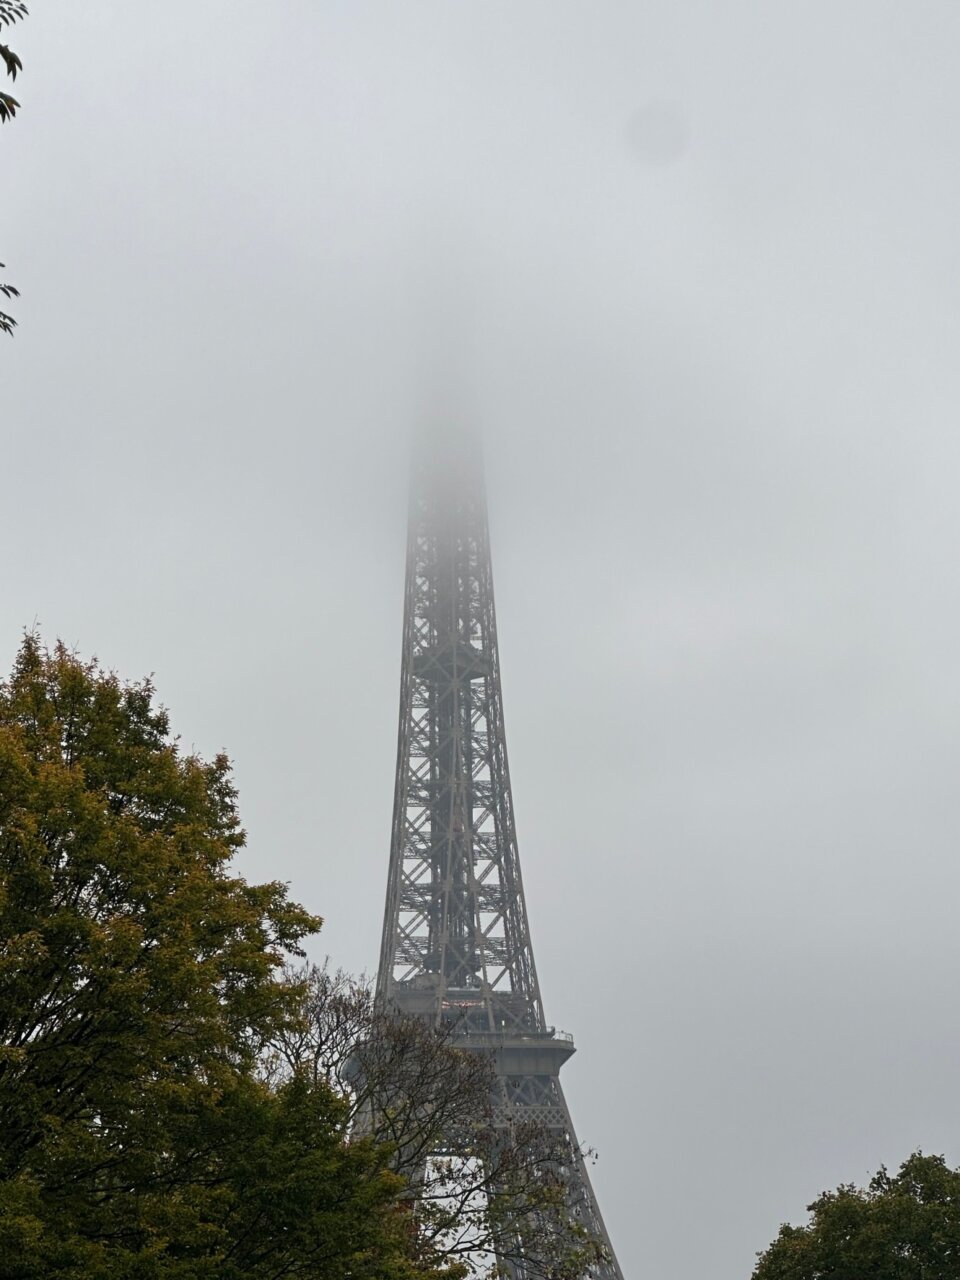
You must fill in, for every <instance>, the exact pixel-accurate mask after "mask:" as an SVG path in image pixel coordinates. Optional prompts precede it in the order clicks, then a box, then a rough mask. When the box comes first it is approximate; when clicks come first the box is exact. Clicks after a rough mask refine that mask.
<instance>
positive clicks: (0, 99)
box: [0, 0, 27, 334]
mask: <svg viewBox="0 0 960 1280" xmlns="http://www.w3.org/2000/svg"><path fill="white" fill-rule="evenodd" d="M26 16H27V6H26V5H25V4H23V3H22V0H0V34H3V33H4V31H5V29H6V28H8V27H12V26H13V25H14V23H16V22H19V21H20V19H21V18H25V17H26ZM0 61H2V62H3V65H4V67H5V69H6V73H7V75H8V76H9V77H10V79H11V80H16V78H17V72H18V71H22V70H23V63H22V62H21V61H20V58H19V56H18V55H17V54H16V53H14V51H13V50H12V49H11V48H10V47H9V45H6V44H0ZM19 106H20V103H19V102H18V101H17V100H16V98H14V97H13V95H12V94H9V93H5V92H3V90H0V124H5V123H6V122H7V121H8V120H12V119H13V117H14V116H15V115H16V114H17V109H18V108H19ZM2 269H3V263H2V262H0V270H2ZM0 294H2V295H3V297H4V298H19V296H20V294H19V291H18V290H17V289H15V288H14V286H13V285H12V284H4V283H3V282H0ZM16 323H17V322H16V320H14V318H13V316H11V315H8V314H7V313H6V312H5V311H0V331H2V332H3V333H10V334H12V333H13V330H14V328H15V326H16Z"/></svg>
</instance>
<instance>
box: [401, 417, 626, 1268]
mask: <svg viewBox="0 0 960 1280" xmlns="http://www.w3.org/2000/svg"><path fill="white" fill-rule="evenodd" d="M377 1000H378V1002H379V1004H380V1006H381V1007H383V1008H395V1009H398V1010H400V1011H402V1012H404V1013H407V1014H412V1015H415V1016H418V1017H422V1018H425V1019H428V1020H430V1021H433V1022H435V1023H437V1024H439V1023H440V1022H441V1021H443V1020H455V1024H456V1042H457V1043H458V1044H461V1045H462V1047H464V1048H466V1049H471V1050H477V1051H486V1052H490V1053H492V1054H493V1055H494V1060H495V1062H496V1069H497V1083H498V1093H497V1099H496V1114H497V1117H498V1122H500V1123H504V1124H505V1125H506V1124H508V1123H509V1122H510V1119H511V1118H514V1119H520V1120H522V1119H530V1120H533V1121H536V1122H538V1123H539V1124H540V1125H542V1126H546V1127H547V1128H548V1129H549V1130H551V1131H553V1132H555V1133H556V1134H558V1135H559V1136H560V1138H561V1142H562V1145H563V1147H564V1148H565V1149H566V1150H567V1152H568V1153H569V1154H568V1159H567V1161H566V1163H565V1164H564V1166H563V1167H564V1170H565V1178H566V1182H567V1188H566V1201H567V1205H568V1208H569V1212H570V1214H571V1215H572V1217H573V1218H574V1219H575V1220H576V1221H578V1222H579V1223H580V1224H582V1225H583V1226H584V1227H585V1228H586V1229H587V1230H588V1231H590V1232H591V1234H592V1235H593V1236H595V1237H597V1238H599V1239H600V1240H601V1241H603V1242H604V1244H605V1245H606V1247H607V1249H608V1251H609V1257H610V1261H609V1262H607V1263H606V1264H603V1265H597V1266H594V1267H592V1268H591V1271H590V1273H589V1277H590V1280H623V1273H622V1272H621V1270H620V1267H619V1264H618V1263H617V1261H616V1259H615V1257H614V1255H613V1250H612V1248H611V1246H610V1241H609V1237H608V1236H607V1233H606V1230H605V1228H604V1225H603V1219H602V1218H601V1216H600V1210H599V1207H598V1205H597V1201H596V1198H595V1196H594V1193H593V1189H592V1187H591V1185H590V1179H589V1177H588V1174H587V1170H586V1167H585V1165H584V1161H583V1159H582V1156H581V1154H580V1149H579V1146H578V1144H577V1139H576V1135H575V1133H574V1129H573V1124H572V1122H571V1120H570V1113H569V1111H568V1110H567V1105H566V1102H565V1101H564V1097H563V1090H562V1089H561V1087H560V1079H559V1073H560V1067H561V1066H562V1065H563V1063H564V1062H566V1060H567V1059H568V1058H569V1057H570V1056H571V1054H572V1053H573V1052H574V1045H573V1040H572V1037H570V1036H567V1035H565V1034H563V1033H558V1032H557V1031H555V1030H554V1028H553V1027H551V1026H549V1025H548V1024H547V1021H546V1018H545V1016H544V1012H543V1001H542V999H541V997H540V986H539V983H538V982H537V971H536V967H535V965H534V961H533V948H532V946H531V942H530V929H529V925H528V923H527V910H526V904H525V901H524V895H523V884H522V881H521V878H520V860H519V857H518V854H517V836H516V829H515V825H514V814H513V798H512V795H511V791H510V774H509V770H508V767H507V748H506V740H505V737H504V728H503V698H502V694H501V690H500V662H499V657H498V653H497V624H496V616H495V613H494V604H493V577H492V570H491V561H490V544H489V536H488V528H487V511H486V499H485V495H484V486H483V474H482V465H481V462H480V457H479V448H478V446H477V444H476V442H474V441H472V440H470V439H469V438H467V437H461V436H452V437H451V436H447V437H445V438H438V439H436V440H434V441H433V442H432V445H431V446H426V445H422V446H421V448H420V449H419V451H418V453H417V455H416V457H415V461H414V467H413V476H412V483H411V494H410V514H409V523H408V534H407V565H406V589H405V601H404V621H403V662H402V668H401V682H400V729H399V741H398V747H397V773H396V789H395V793H394V807H393V832H392V840H391V845H390V871H389V878H388V883H387V901H386V911H385V914H384V924H383V939H382V944H381V951H380V965H379V970H378V976H377ZM502 1261H503V1260H502ZM508 1271H509V1272H510V1274H511V1275H512V1276H513V1277H514V1280H527V1277H528V1276H529V1275H531V1274H532V1272H531V1271H530V1270H529V1269H527V1268H525V1266H524V1264H523V1263H522V1262H520V1263H518V1262H516V1261H514V1262H513V1263H511V1264H510V1265H509V1266H508Z"/></svg>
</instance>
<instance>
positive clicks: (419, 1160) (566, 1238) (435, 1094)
mask: <svg viewBox="0 0 960 1280" xmlns="http://www.w3.org/2000/svg"><path fill="white" fill-rule="evenodd" d="M291 980H292V983H293V985H295V986H296V987H297V989H298V990H300V991H301V992H302V998H303V1005H302V1015H301V1018H300V1019H299V1021H298V1022H297V1023H296V1024H295V1025H294V1026H293V1027H290V1026H287V1027H285V1028H283V1029H282V1030H281V1031H280V1033H279V1034H278V1035H276V1036H275V1037H274V1038H273V1041H272V1044H271V1045H270V1046H269V1048H268V1052H267V1053H266V1054H265V1055H264V1070H265V1072H266V1074H267V1076H268V1078H270V1079H271V1080H273V1081H277V1080H284V1079H289V1078H303V1077H304V1076H306V1077H307V1078H308V1079H309V1080H310V1081H311V1082H312V1083H313V1084H315V1085H323V1084H326V1085H327V1086H328V1087H329V1088H330V1089H331V1090H332V1091H333V1092H334V1093H336V1094H337V1095H338V1096H339V1097H341V1098H343V1099H344V1101H345V1103H346V1106H347V1108H348V1112H347V1116H346V1117H345V1119H346V1121H347V1124H348V1126H349V1128H350V1130H351V1131H352V1132H362V1133H365V1134H367V1135H368V1136H369V1137H371V1138H373V1140H374V1141H375V1143H376V1145H377V1146H378V1147H379V1148H381V1149H383V1148H386V1149H388V1150H390V1152H391V1153H392V1155H391V1161H390V1167H391V1169H392V1170H393V1171H394V1172H395V1173H397V1174H398V1175H400V1176H401V1178H402V1179H403V1184H404V1193H403V1199H404V1201H405V1202H406V1203H407V1204H408V1205H409V1208H410V1214H411V1218H412V1220H413V1221H414V1222H415V1223H416V1226H417V1256H418V1259H419V1261H420V1262H421V1264H422V1265H424V1266H427V1267H434V1268H439V1269H441V1270H442V1269H444V1268H452V1269H453V1270H452V1274H457V1275H460V1274H462V1275H464V1276H479V1275H488V1274H489V1275H494V1274H500V1273H499V1272H498V1271H497V1266H498V1263H497V1259H498V1258H499V1259H500V1261H501V1262H504V1263H508V1262H519V1261H521V1260H522V1262H523V1266H524V1274H526V1275H530V1276H542V1277H547V1278H548V1280H577V1278H579V1277H580V1276H583V1275H585V1274H586V1273H587V1270H588V1268H589V1267H590V1265H591V1264H592V1263H596V1262H598V1261H600V1260H601V1259H603V1258H604V1257H605V1253H604V1249H603V1246H602V1245H601V1243H600V1242H599V1241H597V1240H595V1239H593V1238H591V1237H590V1236H588V1235H587V1234H586V1232H585V1231H584V1230H583V1229H582V1228H580V1227H578V1226H577V1225H575V1224H574V1223H573V1222H572V1221H571V1217H570V1215H569V1213H568V1212H567V1207H566V1203H565V1182H564V1178H563V1167H564V1165H565V1164H567V1163H569V1160H570V1157H571V1154H572V1153H570V1152H569V1151H567V1150H565V1148H564V1146H563V1143H564V1141H565V1139H564V1138H563V1136H562V1135H559V1134H557V1133H556V1131H554V1130H551V1129H550V1128H548V1127H546V1126H544V1125H543V1124H540V1123H537V1122H533V1121H530V1120H527V1121H517V1122H515V1123H514V1124H513V1125H512V1126H510V1127H509V1128H507V1127H505V1126H504V1125H503V1124H502V1123H498V1121H497V1114H496V1110H495V1102H496V1097H497V1088H498V1082H497V1077H496V1069H495V1063H494V1059H493V1057H492V1056H485V1055H482V1054H479V1053H476V1052H466V1051H464V1050H463V1049H461V1048H458V1047H457V1043H456V1031H457V1028H456V1024H455V1023H453V1022H445V1023H443V1024H441V1025H440V1026H434V1025H432V1024H430V1023H427V1022H425V1021H424V1020H422V1019H420V1018H416V1017H411V1016H404V1015H402V1014H399V1013H397V1012H395V1011H384V1010H383V1009H380V1008H378V1007H377V1005H376V1003H375V1001H374V998H373V993H372V992H371V990H370V987H369V985H368V984H366V983H365V982H362V981H357V980H356V979H353V978H350V977H347V976H346V975H344V974H343V973H331V972H329V971H328V970H327V969H319V968H317V967H316V966H307V967H305V968H301V969H298V970H295V971H293V972H292V973H291Z"/></svg>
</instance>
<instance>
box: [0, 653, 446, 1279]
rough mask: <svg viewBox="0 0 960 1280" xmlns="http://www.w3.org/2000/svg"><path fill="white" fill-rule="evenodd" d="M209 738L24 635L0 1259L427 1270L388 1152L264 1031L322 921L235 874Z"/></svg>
mask: <svg viewBox="0 0 960 1280" xmlns="http://www.w3.org/2000/svg"><path fill="white" fill-rule="evenodd" d="M235 800H236V797H235V792H234V788H233V785H232V782H231V780H230V771H229V765H228V762H227V760H226V758H225V757H223V756H218V757H217V758H216V759H214V760H213V761H210V762H207V761H204V760H202V759H200V758H198V757H196V756H194V755H184V754H182V753H181V751H180V750H179V748H178V744H177V742H176V740H174V739H172V738H171V736H170V729H169V723H168V719H167V715H166V713H165V712H164V711H163V710H162V709H158V708H156V707H155V706H154V697H153V689H152V687H151V685H150V683H149V681H147V682H142V683H138V684H123V683H121V682H120V681H119V680H118V679H117V678H116V677H115V676H113V675H112V674H110V673H107V672H104V671H103V670H102V669H101V668H100V667H99V666H98V665H97V664H96V662H82V661H80V660H79V659H78V658H76V657H75V656H74V655H72V654H71V653H69V652H68V651H67V650H65V649H64V648H63V647H62V646H58V647H57V648H56V649H55V650H53V651H52V652H49V651H47V650H45V649H44V648H43V647H42V646H41V645H40V643H39V641H38V640H37V638H36V637H34V636H28V637H27V638H26V640H25V641H24V643H23V646H22V648H21V650H20V653H19V655H18V658H17V661H16V664H15V667H14V670H13V673H12V675H11V677H10V679H9V680H8V681H7V682H6V683H5V684H4V685H2V686H0V940H2V943H0V1258H2V1259H3V1274H4V1275H5V1276H9V1277H17V1278H19V1277H23V1280H34V1278H36V1280H39V1278H40V1277H47V1276H50V1275H57V1276H61V1277H66V1278H68V1280H81V1277H82V1278H83V1280H98V1278H102V1280H110V1278H113V1277H124V1280H127V1278H128V1277H129V1278H131V1280H136V1278H137V1277H143V1278H144V1280H147V1278H149V1280H168V1278H169V1280H174V1278H175V1280H200V1278H201V1277H204V1278H206V1277H212V1276H217V1277H224V1278H225V1280H232V1278H233V1277H240V1276H243V1277H253V1278H254V1280H258V1278H260V1277H263V1278H264V1280H265V1278H267V1277H280V1276H284V1277H288V1276H289V1277H293V1276H297V1277H311V1278H313V1280H344V1277H348V1276H349V1277H352V1278H353V1280H373V1278H374V1277H377V1280H437V1278H438V1277H439V1275H440V1274H441V1273H440V1272H438V1271H435V1270H430V1269H425V1268H422V1267H419V1266H418V1265H416V1264H415V1262H414V1261H413V1258H414V1250H413V1247H412V1243H411V1242H412V1238H413V1232H412V1228H411V1221H410V1213H409V1209H408V1207H407V1206H406V1205H405V1204H404V1203H403V1201H402V1197H401V1191H402V1189H403V1180H402V1178H401V1177H400V1176H399V1175H398V1174H397V1173H396V1172H394V1171H393V1170H391V1169H390V1167H389V1162H390V1151H389V1150H388V1149H387V1148H385V1147H383V1146H381V1145H378V1144H377V1142H376V1141H374V1139H373V1138H372V1137H367V1138H358V1139H357V1140H355V1141H350V1142H347V1141H345V1140H344V1135H345V1133H346V1131H347V1127H348V1125H349V1106H348V1104H347V1102H346V1101H345V1100H344V1099H343V1098H342V1097H340V1096H338V1095H337V1093H336V1092H335V1091H334V1090H333V1089H331V1088H330V1087H329V1086H328V1085H327V1084H326V1082H325V1081H323V1080H320V1079H319V1078H313V1079H311V1078H309V1077H308V1075H307V1074H306V1073H305V1072H293V1073H290V1074H289V1075H288V1076H287V1078H285V1079H283V1080H277V1081H273V1082H271V1081H269V1080H267V1079H265V1078H264V1073H263V1072H262V1070H260V1068H259V1063H260V1060H261V1055H262V1053H263V1049H264V1046H265V1045H266V1044H267V1043H269V1042H271V1041H274V1040H276V1039H277V1038H278V1037H282V1036H283V1035H285V1034H288V1033H290V1032H291V1030H292V1028H293V1025H294V1023H295V1021H296V1019H297V1018H298V1017H299V1015H300V1005H301V1001H302V992H301V991H300V990H298V989H297V986H296V984H295V983H291V982H290V981H289V980H288V979H287V977H286V976H285V975H284V973H283V969H282V964H283V961H284V960H285V958H287V957H289V956H290V955H291V954H293V955H295V954H297V953H298V952H299V948H300V943H301V941H302V939H303V938H304V937H305V936H306V935H307V934H308V933H309V932H311V931H312V930H314V929H316V928H317V927H318V925H319V921H318V920H317V919H316V918H315V917H313V916H311V915H310V914H308V913H307V912H306V911H305V910H304V909H303V908H302V907H300V906H298V905H297V904H296V903H293V902H291V901H290V900H289V898H288V896H287V891H286V889H285V887H284V886H283V885H281V884H278V883H272V884H259V885H254V884H249V883H247V882H246V881H245V880H243V879H242V878H240V877H238V876H236V875H235V874H233V873H232V872H231V868H230V862H231V858H232V856H233V855H234V853H235V852H236V850H237V849H238V848H239V847H240V845H241V844H242V842H243V833H242V831H241V829H240V827H239V823H238V818H237V811H236V804H235Z"/></svg>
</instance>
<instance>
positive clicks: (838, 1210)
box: [753, 1151, 960, 1280]
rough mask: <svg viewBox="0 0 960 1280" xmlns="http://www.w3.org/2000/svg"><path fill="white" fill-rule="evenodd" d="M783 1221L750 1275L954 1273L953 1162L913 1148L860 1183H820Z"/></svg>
mask: <svg viewBox="0 0 960 1280" xmlns="http://www.w3.org/2000/svg"><path fill="white" fill-rule="evenodd" d="M807 1207H808V1210H809V1212H810V1214H811V1221H810V1222H809V1223H808V1225H807V1226H804V1227H793V1226H789V1225H786V1224H785V1225H784V1226H782V1227H781V1228H780V1233H779V1235H778V1236H777V1238H776V1240H774V1242H773V1243H772V1244H771V1245H770V1247H769V1248H768V1249H767V1250H766V1252H765V1253H762V1254H760V1255H759V1261H758V1263H757V1267H756V1270H755V1271H754V1273H753V1280H821V1277H827V1276H829V1277H830V1280H960V1169H950V1168H949V1167H948V1166H947V1164H946V1161H945V1160H944V1158H943V1156H925V1155H923V1154H922V1153H921V1152H919V1151H918V1152H916V1153H915V1154H914V1155H912V1156H910V1157H909V1158H908V1159H907V1160H905V1161H904V1162H903V1164H902V1165H901V1167H900V1171H899V1173H897V1174H896V1175H895V1176H891V1175H890V1174H889V1173H888V1172H887V1170H886V1169H885V1168H883V1167H881V1168H880V1170H879V1172H878V1173H877V1174H876V1176H875V1177H874V1178H873V1179H871V1181H870V1184H869V1186H868V1187H867V1188H866V1189H863V1188H860V1187H856V1186H854V1185H853V1184H849V1185H845V1186H840V1187H838V1188H837V1189H836V1191H826V1192H824V1193H823V1195H821V1196H820V1197H819V1198H818V1199H816V1200H815V1201H814V1202H813V1204H811V1205H808V1206H807Z"/></svg>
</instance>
